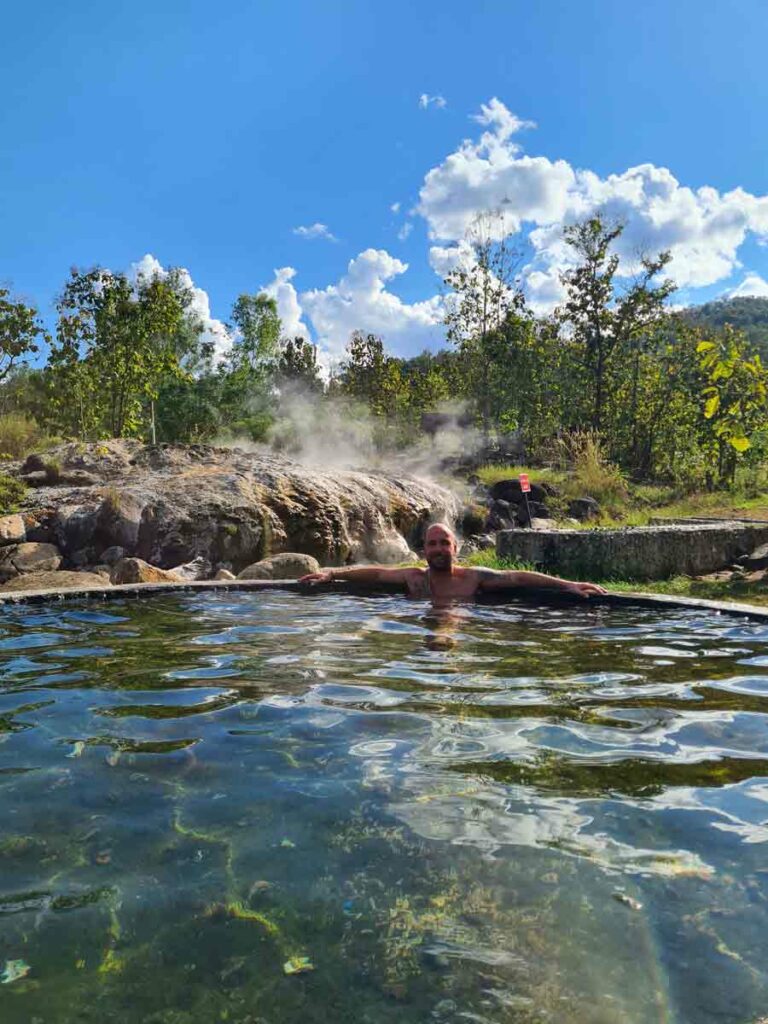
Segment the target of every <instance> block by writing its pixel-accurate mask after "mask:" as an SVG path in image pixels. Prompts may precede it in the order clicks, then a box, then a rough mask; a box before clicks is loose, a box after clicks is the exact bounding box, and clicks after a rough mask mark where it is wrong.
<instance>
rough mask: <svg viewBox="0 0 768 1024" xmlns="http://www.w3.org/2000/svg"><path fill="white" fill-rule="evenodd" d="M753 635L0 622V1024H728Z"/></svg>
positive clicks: (269, 621) (331, 603)
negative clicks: (0, 1023) (314, 1023)
mask: <svg viewBox="0 0 768 1024" xmlns="http://www.w3.org/2000/svg"><path fill="white" fill-rule="evenodd" d="M766 665H768V631H767V630H766V629H765V628H764V627H760V626H755V625H750V624H747V623H744V622H740V621H737V620H729V619H727V618H723V617H719V616H717V615H714V614H712V615H709V614H707V615H701V613H699V612H691V611H688V610H686V611H669V610H667V609H665V610H663V611H662V612H657V611H651V610H646V609H639V610H637V609H636V610H631V611H630V610H627V609H607V608H595V607H592V608H590V607H584V606H579V607H574V608H558V609H551V608H550V609H546V608H534V607H530V606H512V605H510V606H505V607H500V606H496V607H477V608H466V607H465V608H460V609H458V610H441V611H439V612H434V611H432V612H429V613H427V614H425V608H424V606H420V605H418V604H414V603H413V602H408V601H405V600H402V599H399V598H380V599H363V598H348V597H341V596H337V595H318V596H311V597H300V596H298V595H294V594H288V593H285V594H280V593H268V594H262V595H248V594H206V595H204V596H174V597H168V598H163V599H153V600H152V601H151V602H150V601H148V602H146V603H127V602H126V603H110V604H109V605H105V606H99V605H96V604H86V603H83V605H82V606H77V605H63V606H57V607H52V608H50V609H42V610H41V609H39V608H23V607H22V608H17V609H8V610H6V611H4V612H3V617H2V619H0V676H1V679H0V801H1V803H0V806H1V807H2V816H1V817H0V981H1V982H2V983H3V988H2V989H0V993H1V994H2V1002H1V1003H0V1006H1V1007H2V1017H1V1019H2V1021H3V1024H17V1022H18V1024H22V1022H24V1024H28V1022H31V1021H37V1022H38V1024H70V1022H71V1024H74V1022H78V1024H82V1022H86V1024H87V1022H94V1024H95V1022H102V1021H118V1022H127V1024H133V1022H136V1024H139V1022H141V1024H144V1022H149V1024H197V1022H200V1024H208V1022H212V1021H219V1020H226V1021H229V1022H235V1024H237V1022H239V1024H285V1022H304V1021H307V1022H312V1021H322V1022H324V1024H325V1022H327V1021H328V1020H334V1021H342V1022H344V1021H349V1022H352V1021H355V1022H370V1024H374V1022H376V1024H378V1022H387V1021H392V1022H395V1021H397V1022H413V1024H416V1022H424V1021H436V1022H446V1024H451V1022H455V1024H459V1022H481V1024H485V1022H487V1024H514V1022H553V1021H557V1022H560V1021H568V1022H575V1024H587V1022H588V1024H667V1022H670V1024H696V1022H702V1024H706V1022H713V1024H714V1022H733V1024H749V1022H753V1021H756V1020H757V1019H758V1018H759V1017H761V1016H763V1015H765V1014H768V945H766V942H765V934H766V928H767V927H768V856H766V849H767V846H766V844H768V729H767V728H766V725H768V675H761V674H760V673H761V671H763V670H764V668H765V666H766Z"/></svg>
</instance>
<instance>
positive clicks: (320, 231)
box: [293, 221, 338, 242]
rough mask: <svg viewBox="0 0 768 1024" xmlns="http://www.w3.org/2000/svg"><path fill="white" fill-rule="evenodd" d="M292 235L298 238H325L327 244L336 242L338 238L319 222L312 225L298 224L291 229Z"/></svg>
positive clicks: (325, 225)
mask: <svg viewBox="0 0 768 1024" xmlns="http://www.w3.org/2000/svg"><path fill="white" fill-rule="evenodd" d="M293 233H294V235H298V236H299V238H309V239H312V238H325V239H326V241H328V242H338V238H337V237H336V236H335V235H334V234H333V233H332V232H331V231H330V230H329V228H328V225H327V224H321V223H320V222H319V221H316V222H315V223H314V224H307V225H303V224H300V225H299V226H298V227H297V228H294V229H293Z"/></svg>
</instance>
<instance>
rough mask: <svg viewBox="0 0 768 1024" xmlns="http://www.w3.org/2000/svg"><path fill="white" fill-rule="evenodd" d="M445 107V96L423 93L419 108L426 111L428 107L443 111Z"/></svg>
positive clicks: (420, 97)
mask: <svg viewBox="0 0 768 1024" xmlns="http://www.w3.org/2000/svg"><path fill="white" fill-rule="evenodd" d="M445 105H446V99H445V96H430V95H429V93H428V92H423V93H422V94H421V96H419V106H420V107H421V109H422V110H426V109H427V108H428V107H437V108H438V109H439V110H442V108H443V107H444V106H445Z"/></svg>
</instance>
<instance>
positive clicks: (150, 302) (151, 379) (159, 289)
mask: <svg viewBox="0 0 768 1024" xmlns="http://www.w3.org/2000/svg"><path fill="white" fill-rule="evenodd" d="M56 308H57V310H58V314H59V316H58V323H57V330H56V339H55V341H54V342H53V343H52V346H51V358H50V367H51V374H50V380H49V383H50V386H51V387H50V399H51V404H52V408H53V409H54V411H55V412H54V415H55V418H56V419H57V421H58V424H59V425H60V426H61V429H62V430H63V432H65V433H69V434H74V435H75V436H78V437H81V438H84V439H86V438H88V439H93V438H99V437H141V436H146V435H147V429H148V416H147V407H148V403H150V402H152V401H154V400H155V399H156V398H157V396H158V391H159V388H160V386H161V384H162V383H163V381H164V380H167V379H168V378H170V377H181V376H183V374H184V371H183V370H182V368H181V365H180V362H179V357H178V354H177V351H176V346H175V340H176V339H177V336H178V333H179V331H180V328H181V324H182V321H183V316H184V308H183V303H182V301H181V300H180V298H179V296H178V295H177V293H176V292H175V291H174V288H173V286H172V283H171V282H169V281H168V280H164V279H161V278H160V277H159V276H155V277H152V278H151V279H147V278H141V279H139V281H138V282H136V283H135V284H134V283H133V282H131V281H130V280H129V279H128V277H127V276H126V275H125V274H113V273H111V272H110V271H105V270H101V269H99V268H96V269H94V270H89V271H78V270H73V271H72V274H71V276H70V279H69V281H68V282H67V284H66V285H65V287H64V290H63V292H62V294H61V296H60V297H59V300H58V302H57V306H56Z"/></svg>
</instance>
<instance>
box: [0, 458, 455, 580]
mask: <svg viewBox="0 0 768 1024" xmlns="http://www.w3.org/2000/svg"><path fill="white" fill-rule="evenodd" d="M51 466H54V467H55V472H52V471H51ZM8 471H10V472H12V473H14V474H15V475H17V476H18V477H19V479H21V480H26V481H27V482H28V483H29V484H30V485H32V486H31V488H30V491H29V493H28V495H27V497H26V498H25V501H24V505H23V508H22V510H21V519H22V523H21V524H20V523H19V522H18V521H16V520H17V519H18V517H14V522H10V521H8V522H7V531H8V534H7V537H8V539H7V540H3V538H0V544H3V543H5V544H6V545H8V547H5V548H2V547H0V553H1V554H2V560H3V562H4V563H6V562H7V563H8V565H9V570H8V573H7V575H6V577H5V578H6V579H7V578H10V577H11V576H15V575H16V574H17V573H18V571H19V570H18V569H17V565H18V557H19V556H18V553H16V554H13V555H12V554H11V553H10V552H9V554H8V556H7V557H6V555H5V552H8V551H9V548H10V547H13V546H18V547H21V548H25V549H27V548H29V549H30V550H29V551H26V550H25V551H24V552H21V554H22V556H23V557H24V558H32V556H33V555H34V559H33V560H36V564H35V568H36V569H38V570H43V569H48V568H56V567H57V565H58V562H56V564H54V561H55V560H56V559H59V560H61V559H63V561H62V562H61V566H62V568H72V567H80V568H88V567H93V566H95V565H99V564H103V563H112V564H113V565H114V564H115V563H117V564H120V560H121V559H123V558H127V559H134V558H138V559H141V560H143V561H144V562H147V563H150V564H151V565H153V566H157V567H160V568H164V569H174V568H176V567H178V566H181V565H184V566H185V567H186V566H187V564H188V563H193V564H194V565H202V564H204V563H210V566H211V571H210V575H214V574H215V573H216V571H217V570H218V569H220V568H226V569H228V570H232V571H234V572H235V573H238V572H240V571H241V570H242V569H244V568H245V567H246V566H249V565H251V564H253V563H254V562H257V561H259V560H261V559H263V558H265V557H268V556H270V555H272V554H279V553H281V552H288V551H290V552H298V553H302V554H307V555H312V556H313V557H315V558H316V559H318V561H319V562H320V563H321V564H323V565H342V564H345V563H347V562H353V561H390V562H396V561H400V560H402V559H404V558H407V557H408V556H409V548H410V547H414V546H418V545H419V543H420V541H421V538H422V536H423V532H424V529H425V527H426V526H427V525H428V524H429V522H431V521H434V520H435V519H448V520H451V521H452V520H454V519H455V516H456V513H457V510H458V506H457V502H456V499H455V498H454V496H453V495H452V494H451V492H449V491H448V490H446V489H444V488H442V487H440V486H438V485H436V484H434V483H431V482H429V481H426V480H422V479H416V478H414V477H408V476H397V477H396V476H394V475H390V474H388V473H384V472H372V471H359V472H358V471H354V472H353V471H336V470H334V471H332V472H331V471H329V472H322V471H320V470H316V469H309V468H307V467H305V466H302V465H300V464H298V463H295V462H291V461H290V460H288V459H286V458H284V457H282V456H280V457H278V456H275V455H270V454H252V453H246V452H243V451H240V450H238V449H228V448H215V447H211V446H207V445H171V444H162V445H156V446H149V445H144V444H142V443H141V442H139V441H131V440H112V441H104V442H93V443H68V444H64V445H60V446H58V447H57V448H55V449H52V450H51V451H50V452H49V453H45V455H44V456H41V455H35V456H31V457H30V458H29V459H27V460H26V462H25V463H24V464H21V465H20V464H12V463H11V464H9V465H8ZM10 518H11V517H7V519H8V520H10ZM21 525H23V527H24V533H23V536H22V533H21ZM11 539H13V541H14V542H15V544H13V543H12V544H9V541H11ZM19 541H21V543H19ZM25 542H26V543H25ZM32 545H36V546H37V552H36V553H34V552H32V551H31V547H32ZM46 545H49V546H50V547H44V546H46ZM43 556H47V558H48V559H50V560H51V561H47V560H46V559H45V558H44V557H43ZM26 571H31V570H26ZM185 575H186V576H187V578H188V575H189V574H185ZM114 576H115V573H114V570H113V577H114Z"/></svg>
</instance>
